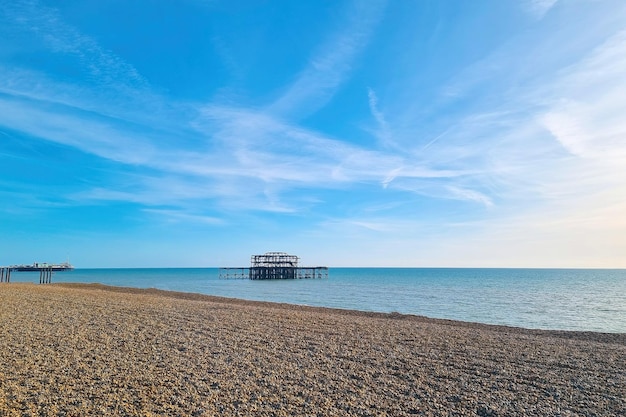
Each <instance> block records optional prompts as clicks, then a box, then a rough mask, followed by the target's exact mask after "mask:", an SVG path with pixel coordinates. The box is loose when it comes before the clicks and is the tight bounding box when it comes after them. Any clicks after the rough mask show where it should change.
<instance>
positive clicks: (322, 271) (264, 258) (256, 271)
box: [219, 252, 328, 280]
mask: <svg viewBox="0 0 626 417" xmlns="http://www.w3.org/2000/svg"><path fill="white" fill-rule="evenodd" d="M299 260H300V258H298V257H297V256H295V255H289V254H287V253H284V252H267V253H265V254H264V255H252V258H251V261H250V266H249V267H234V268H220V269H219V278H220V279H251V280H277V279H315V278H317V279H323V278H328V267H326V266H299V265H298V263H299Z"/></svg>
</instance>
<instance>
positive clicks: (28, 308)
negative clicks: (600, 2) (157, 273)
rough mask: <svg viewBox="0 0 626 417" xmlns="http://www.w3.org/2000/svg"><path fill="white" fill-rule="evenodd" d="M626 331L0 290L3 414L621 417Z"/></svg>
mask: <svg viewBox="0 0 626 417" xmlns="http://www.w3.org/2000/svg"><path fill="white" fill-rule="evenodd" d="M623 392H626V334H621V333H595V332H570V331H554V330H532V329H523V328H517V327H507V326H497V325H488V324H480V323H468V322H458V321H453V320H442V319H430V318H426V317H421V316H413V315H402V314H398V313H373V312H363V311H355V310H342V309H332V308H325V307H309V306H298V305H292V304H282V303H270V302H261V301H247V300H240V299H231V298H224V297H216V296H210V295H204V294H196V293H183V292H173V291H165V290H158V289H137V288H129V287H112V286H106V285H102V284H75V283H57V284H51V285H36V284H28V283H24V284H23V283H11V284H2V285H0V415H1V416H13V415H42V414H43V415H46V414H48V415H50V414H52V415H84V414H89V415H196V416H210V415H217V414H223V415H250V414H256V415H268V416H269V415H390V416H391V415H400V416H402V415H440V414H442V413H443V414H447V413H451V414H453V415H461V416H465V415H468V416H469V415H483V416H487V415H490V416H495V415H553V414H555V413H557V412H558V413H561V414H564V415H567V414H568V413H570V414H590V415H599V416H600V415H607V416H609V415H620V414H626V399H624V398H623Z"/></svg>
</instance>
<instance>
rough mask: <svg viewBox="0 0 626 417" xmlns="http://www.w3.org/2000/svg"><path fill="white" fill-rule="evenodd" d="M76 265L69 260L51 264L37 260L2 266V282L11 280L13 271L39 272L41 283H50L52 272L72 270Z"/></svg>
mask: <svg viewBox="0 0 626 417" xmlns="http://www.w3.org/2000/svg"><path fill="white" fill-rule="evenodd" d="M73 269H74V267H73V266H72V265H71V264H70V263H69V262H63V263H60V264H49V263H47V262H35V263H33V264H32V265H10V266H0V282H11V272H13V271H16V272H39V283H40V284H50V283H51V282H52V273H53V272H57V271H72V270H73Z"/></svg>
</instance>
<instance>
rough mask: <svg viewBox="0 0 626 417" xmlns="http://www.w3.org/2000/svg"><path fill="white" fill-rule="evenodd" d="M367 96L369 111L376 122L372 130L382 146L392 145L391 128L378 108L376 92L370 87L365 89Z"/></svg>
mask: <svg viewBox="0 0 626 417" xmlns="http://www.w3.org/2000/svg"><path fill="white" fill-rule="evenodd" d="M367 98H368V104H369V107H370V112H371V113H372V116H373V117H374V120H375V121H376V124H377V129H376V130H375V132H374V133H375V135H376V137H377V138H378V140H379V141H380V143H381V144H382V145H383V146H385V147H391V146H393V145H394V144H393V142H392V140H393V139H392V134H391V129H390V128H389V124H388V123H387V120H385V115H384V114H383V113H382V112H381V111H380V109H379V108H378V96H376V93H375V92H374V90H372V89H371V88H368V89H367Z"/></svg>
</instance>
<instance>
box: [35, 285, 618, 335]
mask: <svg viewBox="0 0 626 417" xmlns="http://www.w3.org/2000/svg"><path fill="white" fill-rule="evenodd" d="M33 285H36V284H33ZM51 285H54V286H59V287H67V288H76V289H96V290H101V291H110V292H114V293H115V292H116V293H125V294H145V295H154V296H161V297H168V298H174V299H181V300H196V301H207V302H223V303H232V304H239V305H249V306H261V307H274V308H282V309H287V310H293V309H298V310H300V311H318V312H328V313H334V314H341V315H348V316H358V317H375V318H382V319H394V320H414V321H418V322H419V321H425V322H432V323H436V324H441V325H451V326H460V327H473V328H484V329H486V330H490V329H491V330H500V331H507V330H510V331H521V332H527V333H528V334H531V335H549V336H559V337H566V338H573V339H581V340H589V339H593V340H597V341H603V342H609V343H610V342H611V341H613V342H614V343H622V344H626V333H619V332H598V331H592V330H562V329H534V328H528V327H519V326H509V325H504V324H490V323H481V322H473V321H464V320H454V319H444V318H436V317H428V316H422V315H417V314H405V313H398V312H390V313H385V312H381V311H367V310H355V309H347V308H337V307H322V306H312V305H305V304H291V303H281V302H276V301H258V300H247V299H243V298H234V297H223V296H219V295H211V294H202V293H196V292H185V291H172V290H163V289H159V288H135V287H124V286H118V285H108V284H101V283H97V282H94V283H74V282H71V283H68V282H60V283H54V284H51Z"/></svg>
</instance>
